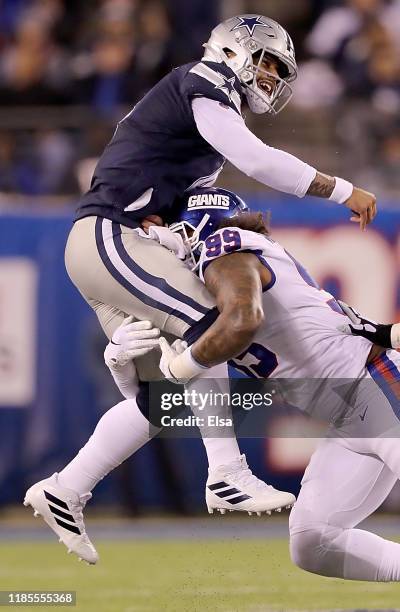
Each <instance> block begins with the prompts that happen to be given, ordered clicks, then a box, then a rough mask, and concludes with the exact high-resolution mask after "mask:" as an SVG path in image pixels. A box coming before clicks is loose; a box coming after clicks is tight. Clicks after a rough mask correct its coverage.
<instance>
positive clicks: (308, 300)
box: [199, 227, 371, 378]
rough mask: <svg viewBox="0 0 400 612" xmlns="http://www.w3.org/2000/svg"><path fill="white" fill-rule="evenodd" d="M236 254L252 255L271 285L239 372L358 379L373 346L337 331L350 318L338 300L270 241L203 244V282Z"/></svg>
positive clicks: (223, 239)
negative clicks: (216, 264)
mask: <svg viewBox="0 0 400 612" xmlns="http://www.w3.org/2000/svg"><path fill="white" fill-rule="evenodd" d="M238 251H246V252H251V253H254V255H255V256H256V257H258V259H259V260H260V262H261V263H262V264H263V265H264V266H266V267H267V268H268V269H269V271H270V273H271V281H270V283H269V284H268V286H266V287H264V288H263V307H264V315H265V320H264V322H263V323H262V325H261V327H260V329H259V330H258V332H257V334H256V337H255V339H254V341H253V343H252V344H251V345H250V347H249V348H248V350H247V351H246V352H245V353H243V354H242V355H239V356H238V357H236V358H235V359H234V360H233V362H234V365H235V367H236V368H237V369H239V370H240V371H242V372H243V373H245V374H246V375H248V376H256V377H260V378H265V377H268V376H273V377H276V378H282V377H283V378H359V377H360V376H361V375H362V373H363V371H364V370H365V364H366V360H367V356H368V353H369V351H370V349H371V342H369V341H368V340H366V339H365V338H360V337H356V336H347V335H345V334H342V333H341V332H339V331H338V329H337V328H338V326H339V325H341V324H343V323H344V322H346V320H347V317H346V315H344V314H343V312H342V310H341V308H340V306H339V304H338V303H337V302H336V300H335V298H334V297H333V296H332V295H331V294H330V293H328V292H327V291H324V290H323V289H321V288H320V287H319V286H318V284H317V283H316V282H315V281H314V280H313V279H312V278H311V276H310V275H309V274H308V273H307V271H306V270H305V269H304V268H303V266H302V265H301V264H299V263H298V262H297V261H296V260H295V259H294V258H293V257H292V256H291V255H290V254H289V253H288V252H287V251H286V250H285V249H284V248H283V247H282V246H281V245H280V244H278V243H277V242H275V241H274V240H272V239H271V238H270V237H267V236H265V235H262V234H257V233H255V232H251V231H247V230H242V229H238V228H235V227H227V228H224V229H221V230H218V231H217V232H215V233H214V234H212V235H211V236H209V237H208V238H207V239H206V241H205V244H204V247H203V250H202V253H201V258H200V267H199V275H200V278H201V279H202V280H204V272H205V270H206V268H207V266H208V265H209V264H210V263H211V262H212V261H213V260H214V259H216V258H217V257H222V256H224V255H228V254H229V253H234V252H238Z"/></svg>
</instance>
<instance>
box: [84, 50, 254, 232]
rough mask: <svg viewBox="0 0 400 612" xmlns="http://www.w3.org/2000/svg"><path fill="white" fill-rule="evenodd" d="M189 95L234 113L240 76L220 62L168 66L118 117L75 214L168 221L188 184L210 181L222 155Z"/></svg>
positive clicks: (130, 221)
mask: <svg viewBox="0 0 400 612" xmlns="http://www.w3.org/2000/svg"><path fill="white" fill-rule="evenodd" d="M196 96H202V97H206V98H210V99H212V100H217V101H219V102H221V103H223V104H224V105H226V106H229V107H231V108H232V109H234V110H235V112H237V113H239V114H240V112H241V111H240V109H241V101H242V91H241V85H240V81H239V79H238V78H237V77H236V76H235V74H234V72H233V71H232V70H231V69H230V68H229V67H228V66H227V65H226V64H224V63H221V64H219V63H215V62H208V61H207V62H193V63H191V64H186V65H185V66H180V67H179V68H175V69H174V70H172V71H171V72H170V73H169V74H168V75H167V76H165V77H164V78H163V79H162V80H161V81H160V82H159V83H157V85H155V87H153V88H152V89H151V90H150V91H149V92H148V93H147V94H146V95H145V96H144V98H142V100H140V102H139V103H138V104H137V105H136V106H135V107H134V108H133V110H132V111H131V112H130V113H129V114H128V115H127V116H126V117H124V119H122V121H120V122H119V123H118V126H117V129H116V131H115V133H114V136H113V138H112V140H111V141H110V143H109V144H108V145H107V147H106V148H105V150H104V152H103V154H102V156H101V158H100V160H99V162H98V164H97V166H96V169H95V172H94V175H93V179H92V182H91V186H90V189H89V191H88V192H87V193H86V194H85V195H84V196H83V197H82V199H81V201H80V204H79V207H78V210H77V214H76V217H75V220H77V219H81V218H83V217H87V216H92V215H95V216H99V217H104V218H107V219H111V220H112V221H115V222H117V223H121V224H123V225H126V226H128V227H133V228H134V227H138V225H139V221H140V219H142V218H143V217H145V216H146V215H149V214H158V215H160V216H161V217H163V218H164V219H165V220H168V218H169V217H168V213H169V212H170V211H171V209H172V206H173V203H174V201H175V200H176V199H177V198H179V197H182V196H183V194H184V192H185V191H186V190H187V189H189V188H193V187H198V186H199V187H200V186H203V185H204V186H209V185H211V184H212V183H213V182H214V180H215V178H216V176H217V175H218V173H219V171H220V170H221V168H222V166H223V163H224V161H225V159H224V157H223V156H222V155H220V154H219V153H218V152H217V151H216V150H215V149H213V147H211V145H210V144H208V142H206V141H205V140H204V139H203V138H202V137H201V135H200V133H199V132H198V130H197V127H196V123H195V121H194V117H193V112H192V107H191V100H192V98H194V97H196Z"/></svg>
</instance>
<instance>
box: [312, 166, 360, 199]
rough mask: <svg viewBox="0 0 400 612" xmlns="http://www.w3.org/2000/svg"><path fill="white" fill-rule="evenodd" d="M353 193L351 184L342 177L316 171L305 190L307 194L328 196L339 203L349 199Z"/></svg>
mask: <svg viewBox="0 0 400 612" xmlns="http://www.w3.org/2000/svg"><path fill="white" fill-rule="evenodd" d="M352 193H353V185H352V184H351V183H349V182H348V181H345V180H343V179H340V178H337V177H334V176H328V175H327V174H322V172H317V174H316V176H315V178H314V180H313V181H312V183H311V185H310V186H309V188H308V190H307V195H311V196H316V197H318V198H329V199H330V200H333V201H335V202H338V203H340V204H342V203H344V202H345V201H346V200H348V199H349V197H350V196H351V194H352Z"/></svg>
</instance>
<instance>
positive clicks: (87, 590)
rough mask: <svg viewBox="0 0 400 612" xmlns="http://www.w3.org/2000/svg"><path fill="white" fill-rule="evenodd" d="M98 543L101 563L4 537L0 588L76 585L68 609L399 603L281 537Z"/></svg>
mask: <svg viewBox="0 0 400 612" xmlns="http://www.w3.org/2000/svg"><path fill="white" fill-rule="evenodd" d="M97 544H98V550H99V553H100V555H101V560H100V563H99V564H98V565H97V566H95V567H89V566H87V565H85V564H83V563H79V561H78V560H77V559H76V558H75V557H73V556H72V555H71V556H69V555H67V554H66V551H65V549H64V547H63V546H62V545H60V544H58V545H57V543H53V542H49V541H46V542H43V541H36V542H35V541H32V542H25V543H21V542H7V543H1V544H0V558H1V561H0V563H1V569H0V588H1V589H2V590H12V589H14V590H15V589H21V590H29V589H38V590H46V589H52V590H75V591H76V592H77V602H78V603H77V607H76V608H70V609H75V610H82V612H83V611H84V612H91V611H94V612H103V611H104V612H114V611H115V612H124V611H125V612H128V611H129V612H136V611H138V612H139V611H142V610H143V611H154V612H162V611H164V610H166V611H171V612H172V611H173V612H181V611H182V612H183V611H184V612H203V611H208V610H210V611H215V612H217V611H218V612H219V611H226V612H242V611H243V612H253V611H254V612H256V611H257V612H262V611H263V612H267V611H269V610H285V611H289V610H290V611H292V610H329V611H331V610H337V609H345V608H347V609H354V608H358V609H366V608H368V609H378V608H380V609H382V608H386V609H388V608H391V609H395V608H399V607H400V585H393V584H366V583H363V582H355V583H354V582H353V583H351V582H344V581H339V580H334V579H329V578H320V577H317V576H313V575H311V574H307V573H305V572H302V571H300V570H298V569H296V568H295V567H293V566H292V565H291V563H290V560H289V555H288V549H287V540H286V539H274V540H270V541H267V540H264V541H257V540H242V539H240V540H233V541H216V540H203V541H196V540H192V541H185V540H182V541H173V542H171V541H169V540H160V541H137V542H134V541H127V542H110V541H100V542H99V541H98V542H97ZM4 609H11V608H9V607H7V608H4ZM19 609H20V610H33V611H34V610H38V607H23V608H19ZM46 609H51V608H46ZM52 609H53V610H54V609H55V608H54V607H53V608H52ZM58 609H59V608H58ZM63 609H65V608H63ZM67 609H68V608H67Z"/></svg>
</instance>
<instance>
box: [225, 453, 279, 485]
mask: <svg viewBox="0 0 400 612" xmlns="http://www.w3.org/2000/svg"><path fill="white" fill-rule="evenodd" d="M239 461H240V463H239ZM239 461H237V462H235V464H236V465H232V467H231V468H230V469H228V470H227V471H226V475H227V476H231V477H232V478H233V480H234V481H235V484H238V485H239V484H240V486H242V487H248V486H251V487H255V488H257V489H265V488H267V489H269V490H272V489H273V487H272V486H271V485H268V484H266V483H265V482H264V481H263V480H260V479H259V478H257V476H255V475H254V474H253V472H252V471H251V469H250V468H249V467H248V465H247V462H246V459H245V458H244V457H243V455H242V456H241V457H240V460H239ZM227 467H229V466H227Z"/></svg>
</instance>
